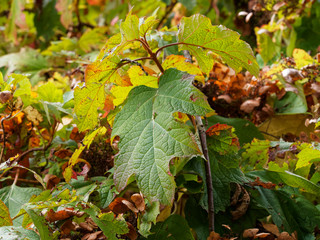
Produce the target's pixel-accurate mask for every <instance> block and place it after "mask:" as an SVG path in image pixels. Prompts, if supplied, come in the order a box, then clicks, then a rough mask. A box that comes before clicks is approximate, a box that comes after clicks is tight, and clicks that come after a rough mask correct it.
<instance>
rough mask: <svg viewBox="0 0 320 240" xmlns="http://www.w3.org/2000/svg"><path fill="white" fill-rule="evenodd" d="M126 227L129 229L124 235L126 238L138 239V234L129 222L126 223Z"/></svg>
mask: <svg viewBox="0 0 320 240" xmlns="http://www.w3.org/2000/svg"><path fill="white" fill-rule="evenodd" d="M127 225H128V227H129V232H128V233H127V234H126V237H128V238H129V239H130V240H136V239H137V238H138V234H137V232H136V229H135V228H134V226H133V225H132V224H131V223H129V222H127Z"/></svg>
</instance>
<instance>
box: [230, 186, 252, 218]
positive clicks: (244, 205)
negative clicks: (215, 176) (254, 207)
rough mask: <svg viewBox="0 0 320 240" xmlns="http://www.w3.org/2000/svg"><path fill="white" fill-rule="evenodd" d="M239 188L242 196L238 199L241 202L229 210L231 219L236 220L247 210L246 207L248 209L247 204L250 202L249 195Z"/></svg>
mask: <svg viewBox="0 0 320 240" xmlns="http://www.w3.org/2000/svg"><path fill="white" fill-rule="evenodd" d="M241 189H242V192H243V196H242V198H241V200H240V202H241V204H240V205H239V206H238V207H237V208H236V210H234V211H231V215H232V217H233V220H237V219H239V218H240V217H242V216H243V215H244V214H245V213H246V212H247V209H248V207H249V204H250V195H249V193H248V192H247V190H246V189H244V188H243V187H241Z"/></svg>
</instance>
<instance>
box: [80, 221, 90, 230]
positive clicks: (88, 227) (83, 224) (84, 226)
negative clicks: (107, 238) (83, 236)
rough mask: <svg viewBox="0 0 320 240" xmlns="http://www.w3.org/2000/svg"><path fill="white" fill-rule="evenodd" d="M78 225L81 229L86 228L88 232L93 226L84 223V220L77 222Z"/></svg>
mask: <svg viewBox="0 0 320 240" xmlns="http://www.w3.org/2000/svg"><path fill="white" fill-rule="evenodd" d="M79 226H80V227H81V228H82V229H84V230H87V231H89V232H92V231H93V227H92V226H90V225H89V224H88V223H86V222H81V223H79Z"/></svg>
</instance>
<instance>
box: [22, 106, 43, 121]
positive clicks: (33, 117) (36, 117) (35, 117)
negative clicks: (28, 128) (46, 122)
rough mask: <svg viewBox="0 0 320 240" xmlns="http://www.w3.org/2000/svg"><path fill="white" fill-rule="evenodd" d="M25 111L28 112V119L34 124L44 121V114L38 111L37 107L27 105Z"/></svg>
mask: <svg viewBox="0 0 320 240" xmlns="http://www.w3.org/2000/svg"><path fill="white" fill-rule="evenodd" d="M23 112H24V113H25V114H26V116H27V119H28V120H29V121H30V122H32V123H33V124H34V125H39V123H40V122H42V121H43V117H42V115H41V114H40V113H39V112H38V110H37V109H35V108H33V107H31V106H28V107H26V108H25V109H24V110H23Z"/></svg>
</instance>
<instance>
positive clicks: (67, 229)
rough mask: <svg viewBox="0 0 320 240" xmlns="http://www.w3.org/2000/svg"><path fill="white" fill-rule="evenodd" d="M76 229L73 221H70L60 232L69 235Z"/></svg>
mask: <svg viewBox="0 0 320 240" xmlns="http://www.w3.org/2000/svg"><path fill="white" fill-rule="evenodd" d="M75 229H76V226H75V224H73V222H72V220H71V219H68V220H67V221H66V222H65V223H64V224H63V225H62V226H61V227H60V231H61V234H62V235H68V234H70V232H71V231H74V230H75Z"/></svg>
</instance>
